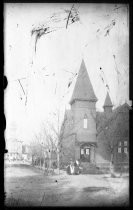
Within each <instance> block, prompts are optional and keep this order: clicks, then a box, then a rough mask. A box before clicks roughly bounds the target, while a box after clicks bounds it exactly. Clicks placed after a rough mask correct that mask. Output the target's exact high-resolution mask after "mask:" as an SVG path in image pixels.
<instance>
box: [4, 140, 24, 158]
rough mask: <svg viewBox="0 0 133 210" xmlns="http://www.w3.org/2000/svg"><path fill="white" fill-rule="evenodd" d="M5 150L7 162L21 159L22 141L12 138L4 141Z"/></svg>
mask: <svg viewBox="0 0 133 210" xmlns="http://www.w3.org/2000/svg"><path fill="white" fill-rule="evenodd" d="M6 149H7V150H8V153H7V154H6V158H7V159H9V160H17V159H21V158H22V141H20V140H18V139H15V138H12V139H8V140H7V141H6Z"/></svg>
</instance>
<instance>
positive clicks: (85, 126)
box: [84, 119, 87, 128]
mask: <svg viewBox="0 0 133 210" xmlns="http://www.w3.org/2000/svg"><path fill="white" fill-rule="evenodd" d="M84 128H87V119H84Z"/></svg>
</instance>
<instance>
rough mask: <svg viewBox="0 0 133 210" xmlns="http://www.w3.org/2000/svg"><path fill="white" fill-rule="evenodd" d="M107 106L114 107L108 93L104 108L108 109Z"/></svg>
mask: <svg viewBox="0 0 133 210" xmlns="http://www.w3.org/2000/svg"><path fill="white" fill-rule="evenodd" d="M106 106H108V107H113V104H112V102H111V98H110V96H109V93H108V92H107V95H106V99H105V102H104V105H103V107H106Z"/></svg>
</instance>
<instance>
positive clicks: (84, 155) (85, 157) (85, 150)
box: [80, 146, 90, 162]
mask: <svg viewBox="0 0 133 210" xmlns="http://www.w3.org/2000/svg"><path fill="white" fill-rule="evenodd" d="M80 159H81V161H83V162H90V147H86V146H85V147H81V148H80Z"/></svg>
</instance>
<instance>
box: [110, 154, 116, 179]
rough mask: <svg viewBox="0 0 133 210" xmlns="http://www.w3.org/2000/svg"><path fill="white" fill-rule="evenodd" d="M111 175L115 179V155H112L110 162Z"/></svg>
mask: <svg viewBox="0 0 133 210" xmlns="http://www.w3.org/2000/svg"><path fill="white" fill-rule="evenodd" d="M110 174H111V177H114V176H115V175H114V163H113V153H111V160H110Z"/></svg>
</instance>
